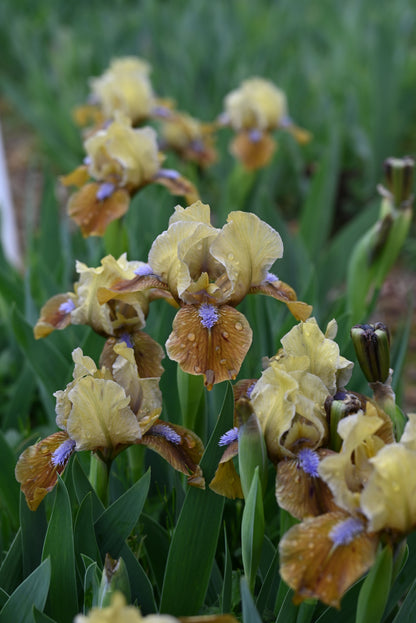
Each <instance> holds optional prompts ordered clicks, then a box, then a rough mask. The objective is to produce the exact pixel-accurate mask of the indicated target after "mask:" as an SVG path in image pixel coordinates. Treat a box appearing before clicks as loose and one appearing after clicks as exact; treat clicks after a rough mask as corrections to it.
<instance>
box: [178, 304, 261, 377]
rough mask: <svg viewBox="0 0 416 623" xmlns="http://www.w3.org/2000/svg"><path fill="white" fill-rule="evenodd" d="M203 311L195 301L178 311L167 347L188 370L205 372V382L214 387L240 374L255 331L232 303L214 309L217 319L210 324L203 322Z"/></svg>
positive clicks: (198, 372)
mask: <svg viewBox="0 0 416 623" xmlns="http://www.w3.org/2000/svg"><path fill="white" fill-rule="evenodd" d="M212 307H213V306H212ZM200 313H201V307H197V306H195V305H187V306H185V307H183V308H182V309H180V310H179V311H178V313H177V314H176V316H175V319H174V321H173V327H172V329H173V330H172V333H171V334H170V336H169V339H168V341H167V342H166V350H167V353H168V356H169V357H170V359H173V360H174V361H177V362H178V363H179V365H180V366H181V368H182V370H184V371H185V372H188V373H189V374H203V375H204V377H205V385H206V386H207V388H208V389H211V388H212V386H213V385H214V384H215V383H220V382H221V381H225V380H229V379H234V378H235V377H236V376H237V374H238V372H239V370H240V367H241V364H242V362H243V360H244V357H245V355H246V353H247V351H248V349H249V347H250V344H251V339H252V331H251V328H250V325H249V324H248V322H247V320H246V318H245V317H244V316H243V314H241V313H240V312H238V311H237V310H236V309H234V308H233V307H230V306H229V305H222V306H220V307H218V308H214V309H213V314H214V315H215V316H216V319H215V324H213V325H212V327H211V328H207V327H206V326H204V325H203V324H202V318H201V315H200Z"/></svg>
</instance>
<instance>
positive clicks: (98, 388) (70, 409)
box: [16, 343, 204, 510]
mask: <svg viewBox="0 0 416 623" xmlns="http://www.w3.org/2000/svg"><path fill="white" fill-rule="evenodd" d="M72 357H73V360H74V364H75V367H74V374H73V381H71V383H69V384H68V385H67V387H66V389H65V390H62V391H61V390H60V391H57V392H55V394H54V396H55V397H56V424H57V426H58V428H60V431H58V432H56V433H53V434H52V435H50V436H49V437H46V439H43V440H41V441H39V442H38V443H36V444H35V445H33V446H30V447H29V448H27V449H26V450H25V451H24V452H23V454H22V455H21V456H20V458H19V460H18V462H17V465H16V479H17V480H18V482H20V483H21V489H22V491H23V493H24V495H25V496H26V500H27V503H28V506H29V508H30V509H31V510H36V508H37V507H38V505H39V504H40V502H41V501H42V500H43V498H44V497H45V495H46V494H47V493H48V492H49V491H51V490H52V489H53V488H54V486H55V484H56V482H57V474H60V473H62V472H63V470H64V469H65V467H66V465H67V463H68V460H69V458H70V457H71V455H72V454H73V453H74V452H76V451H92V452H95V453H97V454H98V455H99V456H100V457H101V458H102V459H103V460H104V461H105V462H106V463H107V464H110V463H111V461H112V460H113V459H114V458H115V457H116V456H117V455H118V454H119V453H120V452H121V451H122V450H124V449H125V448H126V447H128V446H130V445H132V444H142V445H146V446H149V447H150V448H152V449H154V450H156V452H158V453H159V454H161V455H162V456H163V457H164V458H166V460H167V461H168V462H169V463H170V464H171V465H172V466H173V467H174V468H175V469H178V470H179V471H181V472H183V473H185V474H186V475H187V476H188V482H189V483H190V484H193V485H195V486H200V487H203V486H204V479H203V477H202V472H201V469H200V467H199V466H198V463H199V460H200V458H201V456H202V451H203V447H202V443H201V441H200V440H199V438H198V437H197V436H196V435H195V434H194V433H192V432H191V431H188V430H187V429H184V428H183V427H181V426H176V425H173V424H170V423H168V422H164V421H163V420H161V419H159V415H160V413H161V410H162V396H161V392H160V389H159V379H158V378H140V377H139V374H138V368H137V364H136V360H135V356H134V351H133V349H132V348H129V347H128V346H127V344H125V343H119V344H115V345H114V346H113V355H112V356H111V357H110V356H107V357H106V363H107V366H104V365H103V366H102V367H101V368H99V369H98V368H97V366H96V365H95V363H94V361H93V360H92V359H91V358H90V357H86V356H84V355H83V353H82V350H81V349H80V348H77V349H75V350H74V352H73V353H72Z"/></svg>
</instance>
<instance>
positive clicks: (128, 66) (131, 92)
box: [90, 56, 155, 125]
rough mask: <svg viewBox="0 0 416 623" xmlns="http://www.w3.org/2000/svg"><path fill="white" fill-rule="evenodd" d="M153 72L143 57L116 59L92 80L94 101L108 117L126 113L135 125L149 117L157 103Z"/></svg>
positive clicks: (92, 98) (91, 86)
mask: <svg viewBox="0 0 416 623" xmlns="http://www.w3.org/2000/svg"><path fill="white" fill-rule="evenodd" d="M150 71H151V69H150V65H149V64H148V63H147V62H146V61H144V60H142V59H140V58H137V57H134V56H127V57H124V58H117V59H114V60H113V61H111V63H110V66H109V68H108V69H107V70H106V71H105V72H104V73H103V74H102V75H101V76H99V77H97V78H91V79H90V89H91V98H90V99H91V102H92V103H94V104H96V105H98V106H99V107H100V109H101V110H102V112H103V114H104V117H105V118H107V119H111V118H112V117H113V116H114V114H115V113H116V112H122V113H124V114H125V115H126V116H127V117H129V119H131V121H132V123H133V125H135V124H137V123H139V122H141V121H143V120H145V119H148V118H149V117H150V115H151V113H152V110H153V108H154V106H155V95H154V93H153V87H152V84H151V81H150V77H149V76H150Z"/></svg>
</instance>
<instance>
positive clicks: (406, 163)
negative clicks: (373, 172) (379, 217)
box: [384, 156, 414, 208]
mask: <svg viewBox="0 0 416 623" xmlns="http://www.w3.org/2000/svg"><path fill="white" fill-rule="evenodd" d="M413 168H414V160H413V158H410V157H409V156H406V157H405V158H387V160H385V161H384V172H385V175H386V186H387V190H388V192H389V193H390V194H391V196H392V199H393V203H394V205H395V207H397V208H399V207H400V206H402V205H403V204H405V203H407V202H408V201H409V200H411V199H412V194H411V193H412V186H413Z"/></svg>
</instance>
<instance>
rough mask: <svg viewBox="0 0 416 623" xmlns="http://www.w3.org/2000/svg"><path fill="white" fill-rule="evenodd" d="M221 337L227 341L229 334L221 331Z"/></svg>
mask: <svg viewBox="0 0 416 623" xmlns="http://www.w3.org/2000/svg"><path fill="white" fill-rule="evenodd" d="M221 335H222V337H223V338H224V339H225V340H227V339H228V336H229V333H228V331H222V333H221Z"/></svg>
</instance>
